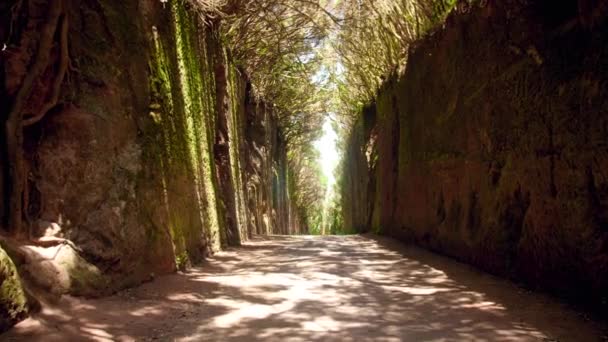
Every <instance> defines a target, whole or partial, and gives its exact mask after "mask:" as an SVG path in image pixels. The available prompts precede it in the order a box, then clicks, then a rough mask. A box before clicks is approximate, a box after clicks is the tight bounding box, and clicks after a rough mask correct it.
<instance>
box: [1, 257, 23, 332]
mask: <svg viewBox="0 0 608 342" xmlns="http://www.w3.org/2000/svg"><path fill="white" fill-rule="evenodd" d="M27 314H28V304H27V298H26V296H25V292H24V291H23V287H22V285H21V280H20V279H19V275H18V274H17V269H16V268H15V264H13V261H12V260H11V259H10V258H9V256H8V255H7V254H6V252H5V251H4V250H3V249H2V248H0V332H3V331H6V330H8V329H9V328H10V327H12V326H13V325H15V324H16V323H17V322H19V321H20V320H22V319H24V318H25V317H26V316H27Z"/></svg>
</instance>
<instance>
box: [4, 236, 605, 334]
mask: <svg viewBox="0 0 608 342" xmlns="http://www.w3.org/2000/svg"><path fill="white" fill-rule="evenodd" d="M60 308H61V309H60ZM601 331H602V328H601V327H600V325H599V324H597V323H594V322H592V321H591V320H588V319H586V318H585V317H584V316H583V315H580V314H578V313H577V312H575V311H573V310H571V309H569V308H567V307H566V306H565V305H564V304H560V303H558V302H557V301H555V300H554V299H552V298H550V297H547V296H545V295H540V294H536V293H531V292H528V291H525V290H523V289H520V288H518V287H517V286H515V285H514V284H512V283H510V282H508V281H505V280H502V279H499V278H496V277H493V276H490V275H487V274H484V273H481V272H479V271H476V270H474V269H473V268H471V267H469V266H466V265H464V264H461V263H458V262H455V261H452V260H449V259H447V258H444V257H441V256H438V255H435V254H432V253H429V252H427V251H423V250H420V249H418V248H414V247H409V246H404V245H401V244H399V243H397V242H395V241H392V240H389V239H379V238H375V237H367V236H348V237H340V236H331V237H308V236H301V237H295V236H293V237H286V236H285V237H284V236H271V237H257V238H255V239H254V240H253V241H252V242H249V243H247V244H245V245H244V246H243V247H241V248H238V249H232V250H228V251H225V252H221V253H219V254H217V255H216V256H215V257H213V258H212V259H210V260H209V261H208V262H207V263H206V264H205V265H203V266H201V267H198V268H194V269H193V270H192V271H191V272H189V273H187V274H175V275H170V276H164V277H161V278H159V279H157V280H156V281H154V282H151V283H148V284H145V285H143V286H141V287H139V288H136V289H131V290H127V291H124V292H121V293H119V294H117V295H115V296H112V297H108V298H104V299H99V300H84V299H76V298H72V297H64V299H62V300H61V303H58V304H56V305H55V306H54V307H45V308H44V310H43V311H42V312H41V313H40V314H38V315H36V316H34V317H33V318H30V319H27V320H26V321H24V322H21V323H20V324H18V325H17V326H16V327H15V328H14V329H13V330H12V331H10V332H9V333H8V334H6V335H4V336H2V337H3V338H6V339H7V340H22V339H24V340H25V339H26V340H28V341H68V340H78V341H83V340H97V341H115V340H118V341H133V340H136V341H152V340H160V341H255V340H260V341H311V340H322V341H427V340H442V341H445V340H448V341H471V340H475V341H596V340H601V339H602V333H601Z"/></svg>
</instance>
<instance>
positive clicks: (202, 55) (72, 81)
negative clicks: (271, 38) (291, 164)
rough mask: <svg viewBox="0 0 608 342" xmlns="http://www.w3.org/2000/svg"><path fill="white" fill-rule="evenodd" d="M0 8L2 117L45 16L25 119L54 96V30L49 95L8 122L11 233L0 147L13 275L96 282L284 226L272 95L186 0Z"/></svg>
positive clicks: (81, 286)
mask: <svg viewBox="0 0 608 342" xmlns="http://www.w3.org/2000/svg"><path fill="white" fill-rule="evenodd" d="M54 3H57V4H58V6H59V8H60V9H61V12H60V15H59V16H57V17H56V18H52V16H53V13H52V12H53V11H51V8H52V6H54V5H53V4H54ZM18 6H21V7H18ZM23 6H25V7H23ZM16 11H17V12H16ZM14 13H20V14H19V15H17V16H15V15H14ZM0 16H1V17H2V18H3V20H2V21H1V22H2V24H1V25H0V41H2V42H5V41H6V42H8V46H7V48H6V49H5V51H3V52H2V55H1V58H2V60H1V62H2V63H1V64H0V65H1V68H0V105H1V106H2V110H1V111H0V113H1V114H0V115H2V117H1V118H0V119H1V120H2V122H3V123H4V122H7V119H8V117H7V116H8V113H9V112H10V110H9V109H10V108H11V106H13V105H14V100H13V99H14V98H15V97H16V96H17V94H18V92H19V90H20V87H21V86H22V84H23V82H24V80H25V79H27V75H28V70H30V68H29V67H30V66H31V65H32V64H34V63H35V60H36V59H37V58H39V57H38V56H37V55H36V54H35V51H36V50H37V47H38V45H39V44H40V41H42V36H43V32H44V29H45V27H48V25H49V23H50V22H52V21H53V20H55V21H56V22H57V24H56V28H52V29H53V30H54V31H53V32H55V31H56V33H55V38H54V40H55V41H56V42H57V43H56V44H53V45H52V46H51V47H50V48H49V50H48V51H47V53H48V56H47V59H48V63H47V64H46V65H44V68H43V69H42V71H41V75H40V77H39V78H38V79H37V81H36V82H35V83H34V84H33V88H32V91H31V95H30V96H29V97H27V99H26V100H27V105H26V107H25V109H24V112H25V119H26V120H27V119H28V115H30V113H32V114H31V115H32V116H33V115H34V114H36V113H38V111H39V109H40V108H41V107H43V106H45V105H46V104H47V103H49V101H48V99H49V98H52V97H53V94H51V93H52V92H53V88H54V87H53V84H54V82H56V80H57V79H58V76H55V75H60V73H61V72H62V65H64V63H63V61H65V60H66V59H65V54H64V53H63V52H62V51H63V50H62V47H63V46H64V43H65V44H69V49H68V51H69V56H68V59H67V63H68V64H67V70H65V82H62V83H60V85H61V87H60V88H58V90H59V93H58V98H57V101H55V102H56V103H54V104H53V106H52V107H51V109H50V111H48V113H46V115H45V116H44V117H43V118H42V120H40V121H39V122H37V123H35V124H33V125H28V126H25V127H23V135H24V137H23V165H24V170H22V176H23V177H22V179H23V180H24V183H25V185H24V191H23V215H22V218H23V226H24V227H25V228H24V229H23V231H22V232H14V231H13V228H12V227H10V226H9V225H8V222H9V218H10V215H9V214H10V205H9V198H10V193H11V191H14V189H15V188H16V187H15V185H14V183H12V178H11V177H9V174H10V172H11V170H10V169H9V164H10V163H9V162H8V160H10V159H9V157H10V153H11V151H9V150H8V148H4V149H3V151H2V154H1V157H0V166H2V167H1V168H0V170H1V171H0V172H1V175H2V179H3V182H0V190H2V194H3V197H2V200H0V213H1V217H2V222H3V226H4V228H3V234H2V241H1V242H2V246H3V248H4V249H5V250H6V251H7V252H8V254H9V255H10V256H11V258H12V259H13V261H14V263H15V264H16V266H17V269H18V271H19V273H20V274H21V277H22V278H23V279H25V280H28V281H27V282H28V283H31V284H33V285H34V286H35V287H38V288H42V289H44V290H45V291H47V292H52V293H56V294H61V293H72V294H82V295H100V294H104V293H108V292H112V291H115V290H117V289H119V288H122V287H125V286H130V285H133V284H136V283H139V282H141V281H143V280H146V279H149V278H150V277H153V276H154V274H158V273H166V272H171V271H173V270H175V269H176V268H182V267H186V266H187V265H188V264H190V263H193V262H198V261H201V260H202V259H203V258H204V257H205V256H207V255H209V254H210V253H213V252H215V251H218V250H219V249H220V248H222V247H223V246H227V245H238V244H239V243H240V242H242V241H245V240H247V239H248V238H250V237H251V235H252V234H272V233H298V232H299V228H298V227H299V226H298V225H297V224H290V223H294V222H293V220H294V218H293V217H290V212H291V208H292V204H291V202H290V199H289V195H288V193H287V186H286V180H287V166H286V162H285V160H286V146H285V143H284V142H283V139H282V133H281V128H280V127H279V126H278V123H277V119H276V116H275V114H274V113H273V111H272V105H269V104H266V103H264V102H263V101H262V100H254V98H253V95H252V92H251V86H250V85H249V82H248V80H247V76H246V75H244V74H243V73H242V72H241V71H240V70H239V69H238V68H237V67H235V66H234V64H233V63H232V61H231V60H230V58H229V52H227V51H226V49H225V48H224V47H223V45H222V42H221V40H220V38H219V35H218V33H217V28H216V25H214V24H215V23H213V22H212V21H205V20H202V19H201V14H200V13H197V12H195V11H194V10H192V9H190V8H189V7H188V5H187V3H186V2H181V1H175V2H171V3H170V4H167V3H163V2H161V1H157V0H140V1H105V0H104V1H67V0H66V1H63V0H51V1H48V2H45V1H41V2H32V1H30V2H18V1H9V2H8V3H7V2H3V3H2V4H0ZM4 19H7V20H4ZM9 19H10V20H9ZM67 23H69V26H67ZM64 26H67V27H66V28H65V30H66V34H65V36H64V35H63V34H62V32H63V28H64ZM51 37H52V36H51ZM62 76H63V75H62ZM9 121H10V120H9ZM6 138H7V135H6V132H5V134H2V135H1V139H2V142H6ZM2 146H6V144H4V143H3V144H2ZM290 227H295V228H293V229H292V228H290ZM0 252H2V251H1V250H0ZM3 260H4V259H3ZM3 265H4V261H3ZM9 266H11V267H12V265H6V267H7V269H8V267H9ZM3 279H4V280H0V281H2V284H3V285H2V286H4V283H5V282H7V284H8V281H9V280H10V279H9V278H3ZM19 291H20V290H19ZM19 293H21V292H19ZM8 296H9V297H10V295H8ZM20 296H21V297H22V294H20ZM3 298H6V296H4V294H3ZM21 302H23V300H21ZM22 306H23V305H22ZM2 307H8V306H6V305H2ZM9 314H10V315H9ZM0 316H3V317H8V316H10V317H21V316H22V315H20V314H14V313H13V312H10V313H4V312H2V311H1V310H0ZM10 319H12V318H10ZM10 319H9V321H10Z"/></svg>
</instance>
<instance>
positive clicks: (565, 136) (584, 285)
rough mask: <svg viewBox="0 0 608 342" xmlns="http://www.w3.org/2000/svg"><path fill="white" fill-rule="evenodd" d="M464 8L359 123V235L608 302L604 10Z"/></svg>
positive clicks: (352, 195) (352, 201) (355, 174)
mask: <svg viewBox="0 0 608 342" xmlns="http://www.w3.org/2000/svg"><path fill="white" fill-rule="evenodd" d="M581 3H583V2H582V1H581V2H577V1H566V2H563V4H562V3H554V2H547V1H531V2H528V3H527V4H526V5H522V3H521V2H517V1H503V2H500V1H484V2H480V4H481V5H480V6H479V5H475V6H473V7H467V6H459V9H460V10H459V11H455V12H454V13H452V14H451V15H450V16H449V17H448V19H447V21H446V23H445V26H444V27H443V28H441V29H439V30H438V31H437V32H435V33H433V34H430V35H429V36H428V37H427V38H425V39H423V40H422V41H421V42H419V43H418V44H416V46H414V47H412V49H411V51H410V54H409V58H408V62H407V70H406V71H405V73H404V74H403V75H394V76H393V77H391V78H390V79H389V80H388V81H387V82H386V84H385V85H384V86H383V87H382V89H381V90H380V91H379V95H378V97H377V98H376V101H375V103H374V104H373V105H371V106H370V107H369V108H367V109H365V110H364V111H363V113H362V114H361V115H360V116H359V118H358V121H357V123H356V124H355V126H354V128H353V130H352V133H351V135H350V138H349V139H350V140H349V144H348V149H347V152H346V160H345V167H344V174H345V179H344V186H343V194H342V197H343V199H344V203H343V207H344V219H345V222H346V223H347V229H352V230H354V231H366V230H373V231H374V232H378V233H381V234H387V235H391V236H394V237H397V238H400V239H403V240H405V241H411V242H415V243H417V244H419V245H422V246H425V247H427V248H430V249H432V250H435V251H438V252H441V253H444V254H447V255H449V256H452V257H455V258H458V259H460V260H463V261H466V262H469V263H471V264H474V265H477V266H479V267H481V268H483V269H485V270H488V271H491V272H494V273H497V274H501V275H506V276H510V277H513V278H515V279H517V280H522V281H525V282H526V283H527V284H529V285H531V286H538V287H541V288H544V289H547V290H550V291H554V292H555V293H557V294H559V295H563V296H569V297H571V298H573V299H575V300H577V301H582V300H583V299H586V300H589V301H590V302H592V303H593V304H594V305H597V304H598V303H599V305H604V306H606V303H607V300H608V298H607V293H608V292H606V289H608V177H607V175H606V170H607V169H608V149H607V148H606V147H607V146H608V96H607V95H608V25H607V23H606V20H605V18H606V6H605V4H603V3H602V2H601V1H600V2H593V1H591V2H589V1H587V2H585V4H587V6H586V7H581V6H577V5H580V4H581Z"/></svg>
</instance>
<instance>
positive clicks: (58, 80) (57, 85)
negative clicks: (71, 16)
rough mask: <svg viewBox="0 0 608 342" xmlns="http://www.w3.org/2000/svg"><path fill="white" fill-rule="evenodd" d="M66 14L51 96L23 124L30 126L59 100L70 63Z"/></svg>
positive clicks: (62, 24)
mask: <svg viewBox="0 0 608 342" xmlns="http://www.w3.org/2000/svg"><path fill="white" fill-rule="evenodd" d="M68 24H69V23H68V16H67V13H66V14H64V15H63V20H62V23H61V37H60V48H61V53H60V55H59V70H57V76H56V77H55V81H54V82H53V89H52V92H51V98H50V99H49V101H48V102H47V103H45V104H44V106H43V107H42V109H41V110H40V112H39V113H38V115H36V116H33V117H31V118H27V119H25V120H23V126H24V127H27V126H31V125H33V124H35V123H37V122H39V121H40V120H42V118H43V117H44V116H45V115H46V114H47V113H48V112H49V111H50V110H51V109H53V107H55V106H56V105H57V101H59V95H60V93H61V85H62V84H63V80H64V79H65V75H66V72H67V70H68V66H69V64H70V54H69V46H68V30H69V27H68Z"/></svg>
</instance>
